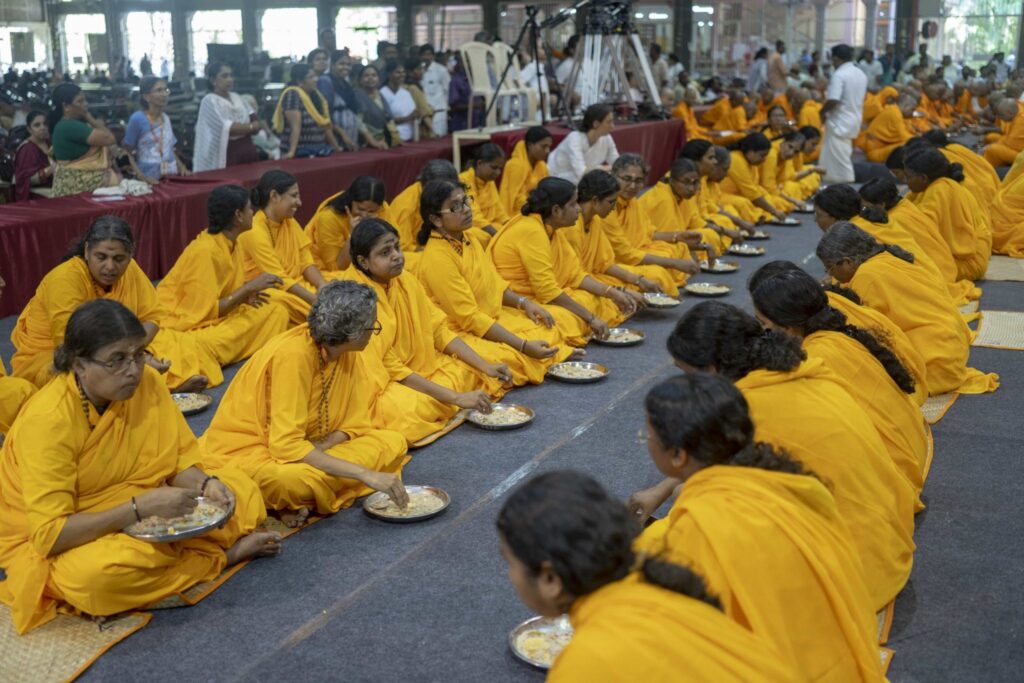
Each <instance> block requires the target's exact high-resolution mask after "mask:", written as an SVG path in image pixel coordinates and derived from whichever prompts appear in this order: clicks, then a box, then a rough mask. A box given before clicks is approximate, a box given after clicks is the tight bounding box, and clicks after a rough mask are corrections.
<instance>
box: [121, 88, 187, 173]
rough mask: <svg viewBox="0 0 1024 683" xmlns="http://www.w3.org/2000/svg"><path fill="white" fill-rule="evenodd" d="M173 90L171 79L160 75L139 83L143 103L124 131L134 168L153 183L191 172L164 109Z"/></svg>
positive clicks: (141, 102)
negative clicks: (179, 149) (167, 177)
mask: <svg viewBox="0 0 1024 683" xmlns="http://www.w3.org/2000/svg"><path fill="white" fill-rule="evenodd" d="M169 98H170V91H169V90H168V89H167V81H166V80H165V79H163V78H158V77H157V76H146V77H144V78H143V79H142V80H141V81H140V82H139V106H140V107H141V109H140V110H139V111H137V112H135V113H133V114H132V115H131V117H130V118H129V119H128V126H127V127H126V128H125V131H124V140H123V141H122V144H123V146H124V149H125V151H126V152H128V158H129V159H130V160H131V163H132V164H134V170H135V171H136V172H137V174H138V175H139V176H140V177H139V180H143V181H145V182H147V183H149V184H150V185H155V184H156V183H158V182H159V181H160V179H161V178H163V177H164V176H168V175H183V176H186V175H189V172H188V168H187V167H186V166H185V162H183V161H182V160H181V157H179V156H178V152H177V150H176V149H175V147H176V145H177V144H178V139H177V138H176V137H175V136H174V128H173V127H172V126H171V118H170V117H169V116H168V115H167V113H166V112H165V111H164V110H165V109H166V108H167V100H168V99H169Z"/></svg>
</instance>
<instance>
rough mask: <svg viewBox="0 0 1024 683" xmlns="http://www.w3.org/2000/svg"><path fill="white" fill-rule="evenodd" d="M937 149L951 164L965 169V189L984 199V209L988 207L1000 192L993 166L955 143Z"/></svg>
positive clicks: (997, 175)
mask: <svg viewBox="0 0 1024 683" xmlns="http://www.w3.org/2000/svg"><path fill="white" fill-rule="evenodd" d="M937 149H938V150H939V151H940V152H942V156H944V157H946V159H947V160H949V162H950V163H957V164H960V165H961V166H963V167H964V187H966V188H967V190H968V192H970V193H971V194H973V195H974V196H975V197H978V198H981V199H984V200H985V201H983V202H982V207H983V208H985V207H987V206H988V200H989V199H990V198H992V197H994V196H995V194H996V192H998V191H999V183H1000V182H1001V181H1000V179H999V174H998V173H996V169H994V168H993V167H992V164H990V163H988V161H986V160H985V158H984V157H982V156H981V155H980V154H978V153H977V152H975V151H974V150H972V149H969V148H967V147H964V146H963V145H960V144H957V143H955V142H951V143H949V144H948V145H946V146H945V147H939V148H937Z"/></svg>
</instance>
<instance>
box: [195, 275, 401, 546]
mask: <svg viewBox="0 0 1024 683" xmlns="http://www.w3.org/2000/svg"><path fill="white" fill-rule="evenodd" d="M380 330H381V325H380V323H379V322H377V295H376V294H375V293H374V291H373V290H372V289H370V288H369V287H367V286H365V285H361V284H359V283H356V282H352V281H349V280H338V281H335V282H331V283H329V284H327V285H325V286H324V287H323V288H322V289H321V290H320V292H319V293H318V294H317V297H316V301H315V302H314V303H313V306H312V308H311V309H310V312H309V319H308V322H307V323H306V324H303V325H299V326H298V327H295V328H292V329H291V330H288V331H287V332H284V333H282V334H279V335H278V336H277V337H275V338H274V339H272V340H271V341H270V342H269V343H268V344H267V345H266V346H264V347H263V348H262V349H261V350H260V351H259V352H257V353H256V355H254V356H253V357H252V358H251V359H249V362H247V363H246V364H245V366H243V367H242V369H241V370H240V371H239V372H238V375H237V376H236V377H235V379H234V380H233V381H232V382H231V386H230V387H229V388H228V391H227V393H226V394H225V395H224V399H223V401H222V402H221V404H220V407H219V408H218V409H217V414H216V415H214V417H213V421H212V422H211V423H210V428H209V429H208V430H206V433H205V434H204V435H203V438H202V444H203V448H204V450H205V451H206V453H207V457H206V462H207V463H209V464H211V465H217V466H227V465H231V466H234V467H237V468H239V469H241V470H242V471H244V472H245V473H246V474H248V475H249V476H250V477H252V478H253V479H254V480H255V481H256V483H257V484H258V485H259V487H260V491H261V492H262V493H263V499H264V500H265V501H266V503H267V506H268V507H269V508H270V509H272V510H276V511H277V512H278V514H279V515H280V517H281V520H282V521H283V522H285V523H286V524H287V525H288V526H299V525H300V524H302V523H303V522H304V521H305V520H306V518H307V517H308V516H309V514H310V513H311V512H314V511H315V512H316V513H317V514H321V515H325V514H331V513H334V512H337V511H338V510H340V509H342V508H346V507H349V506H350V505H352V503H353V502H354V501H355V500H356V498H359V497H360V496H365V495H367V494H369V493H371V492H373V491H384V492H386V493H387V494H388V495H389V496H390V497H391V498H392V500H394V501H395V503H396V504H398V505H399V506H402V507H405V505H406V503H407V502H408V500H409V499H408V495H407V494H406V491H405V487H404V486H403V485H402V480H401V477H400V471H401V469H402V465H403V464H404V460H405V452H406V445H405V438H404V437H403V436H402V435H401V434H399V433H397V432H392V431H386V430H382V429H375V428H374V425H373V424H372V422H371V419H370V404H371V399H372V398H373V395H372V391H373V389H372V385H371V383H370V381H369V380H368V379H367V376H368V371H367V369H366V365H365V361H364V359H363V355H362V354H361V353H360V352H361V351H363V349H365V348H366V347H367V346H368V345H369V343H370V339H371V338H372V337H373V335H375V334H380Z"/></svg>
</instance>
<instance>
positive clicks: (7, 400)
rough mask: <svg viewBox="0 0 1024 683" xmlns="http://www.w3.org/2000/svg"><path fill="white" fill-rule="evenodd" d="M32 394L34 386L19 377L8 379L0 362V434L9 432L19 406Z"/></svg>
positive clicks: (2, 363) (19, 408)
mask: <svg viewBox="0 0 1024 683" xmlns="http://www.w3.org/2000/svg"><path fill="white" fill-rule="evenodd" d="M34 393H36V385H34V384H32V382H29V381H28V380H26V379H22V378H20V377H8V376H7V368H6V367H5V366H4V362H3V360H0V434H6V433H7V432H9V431H11V425H12V424H14V418H15V417H17V416H18V411H19V410H21V406H23V405H24V404H25V401H27V400H28V399H29V397H31V396H32V394H34Z"/></svg>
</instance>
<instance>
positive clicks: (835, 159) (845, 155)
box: [820, 44, 868, 183]
mask: <svg viewBox="0 0 1024 683" xmlns="http://www.w3.org/2000/svg"><path fill="white" fill-rule="evenodd" d="M832 67H833V69H834V71H833V73H832V78H831V79H829V82H828V89H827V90H826V91H825V105H824V106H823V107H822V108H821V119H822V121H823V122H824V124H825V135H824V141H823V142H822V147H821V158H820V164H821V165H822V166H824V167H825V177H824V182H826V183H852V182H854V171H853V161H852V160H851V159H850V155H851V154H853V140H854V138H856V137H857V135H859V134H860V124H861V121H862V120H863V118H864V96H865V95H866V94H867V89H868V78H867V76H865V75H864V72H862V71H861V70H860V69H858V68H857V67H856V66H854V64H853V48H852V47H850V46H849V45H842V44H841V45H836V46H835V47H834V48H832Z"/></svg>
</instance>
